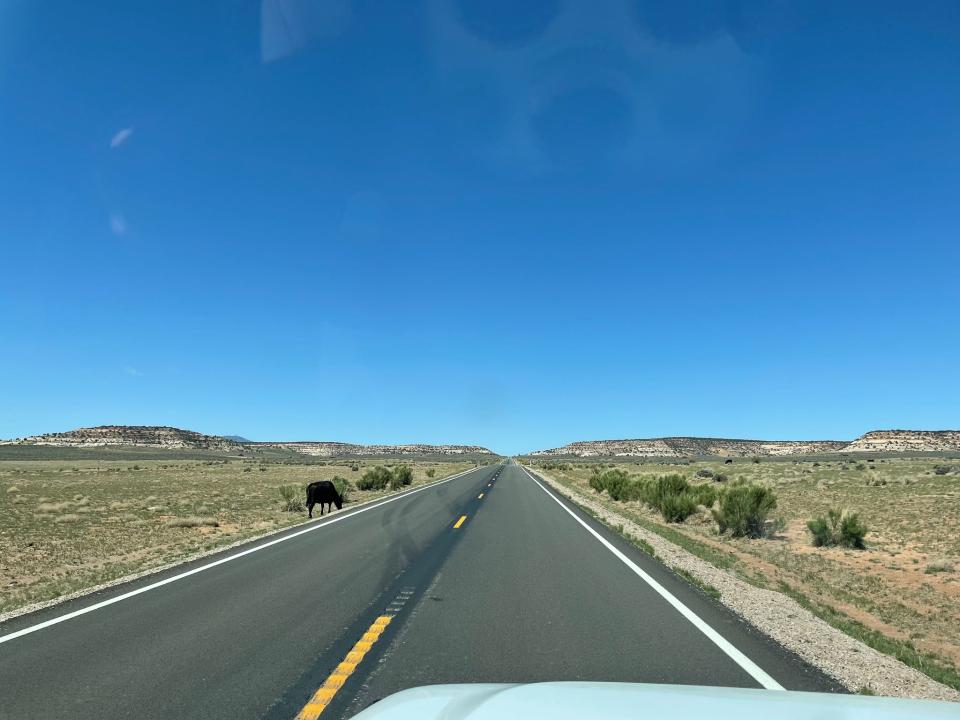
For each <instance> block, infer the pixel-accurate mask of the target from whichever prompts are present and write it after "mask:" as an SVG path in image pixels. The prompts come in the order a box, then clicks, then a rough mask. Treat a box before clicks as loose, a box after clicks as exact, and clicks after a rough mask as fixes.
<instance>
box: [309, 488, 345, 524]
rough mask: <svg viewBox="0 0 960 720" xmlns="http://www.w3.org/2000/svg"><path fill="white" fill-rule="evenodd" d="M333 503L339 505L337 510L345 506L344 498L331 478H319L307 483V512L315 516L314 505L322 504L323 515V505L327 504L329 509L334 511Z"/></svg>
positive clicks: (321, 511) (321, 512)
mask: <svg viewBox="0 0 960 720" xmlns="http://www.w3.org/2000/svg"><path fill="white" fill-rule="evenodd" d="M331 504H333V505H336V506H337V510H339V509H341V508H342V507H343V498H342V497H340V493H338V492H337V488H336V486H335V485H334V484H333V483H332V482H330V481H329V480H318V481H317V482H313V483H310V484H309V485H307V512H308V513H309V514H310V517H313V506H314V505H319V506H320V514H321V515H323V506H324V505H327V506H328V508H327V509H328V510H330V511H331V512H333V508H332V507H329V506H330V505H331Z"/></svg>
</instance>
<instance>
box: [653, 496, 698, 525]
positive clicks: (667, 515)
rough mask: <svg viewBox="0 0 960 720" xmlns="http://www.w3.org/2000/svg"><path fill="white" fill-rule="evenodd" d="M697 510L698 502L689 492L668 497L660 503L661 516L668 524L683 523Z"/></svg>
mask: <svg viewBox="0 0 960 720" xmlns="http://www.w3.org/2000/svg"><path fill="white" fill-rule="evenodd" d="M696 510H697V501H696V500H695V499H694V497H693V495H691V494H690V493H689V492H683V493H678V494H677V495H667V496H665V497H664V498H663V499H662V500H661V501H660V514H661V515H662V516H663V519H664V520H666V521H667V522H673V523H676V522H683V521H684V520H686V519H687V518H688V517H690V516H691V515H693V513H695V512H696Z"/></svg>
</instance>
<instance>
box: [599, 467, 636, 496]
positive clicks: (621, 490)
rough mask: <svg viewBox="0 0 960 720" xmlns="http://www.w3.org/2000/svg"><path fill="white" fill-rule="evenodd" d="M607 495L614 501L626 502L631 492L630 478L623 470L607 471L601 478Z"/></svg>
mask: <svg viewBox="0 0 960 720" xmlns="http://www.w3.org/2000/svg"><path fill="white" fill-rule="evenodd" d="M600 482H602V483H603V486H604V488H606V491H607V494H608V495H609V496H610V497H611V498H612V499H614V500H626V499H627V497H626V496H627V495H628V494H629V491H630V485H631V480H630V476H629V475H627V473H626V472H625V471H623V470H607V471H606V472H605V473H603V474H602V475H601V476H600Z"/></svg>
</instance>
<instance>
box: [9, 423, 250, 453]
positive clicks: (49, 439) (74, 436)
mask: <svg viewBox="0 0 960 720" xmlns="http://www.w3.org/2000/svg"><path fill="white" fill-rule="evenodd" d="M5 442H6V444H17V445H50V446H55V447H89V448H94V447H122V446H127V447H148V448H167V449H184V448H189V449H198V450H237V449H238V448H239V447H240V446H239V445H238V444H237V443H235V442H233V441H232V440H227V439H226V438H223V437H220V436H219V435H204V434H203V433H198V432H194V431H192V430H181V429H180V428H175V427H166V426H157V425H100V426H97V427H90V428H78V429H77V430H69V431H67V432H58V433H46V434H44V435H33V436H30V437H24V438H17V439H16V440H10V441H5Z"/></svg>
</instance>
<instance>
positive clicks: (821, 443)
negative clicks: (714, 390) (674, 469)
mask: <svg viewBox="0 0 960 720" xmlns="http://www.w3.org/2000/svg"><path fill="white" fill-rule="evenodd" d="M840 452H842V453H853V452H872V453H904V452H950V453H954V452H960V431H958V430H875V431H872V432H868V433H866V434H865V435H862V436H860V437H859V438H857V439H856V440H853V441H852V442H851V441H849V440H735V439H725V438H696V437H667V438H649V439H637V440H588V441H582V442H574V443H570V444H569V445H564V446H563V447H559V448H554V449H552V450H537V451H536V452H532V453H530V455H532V456H547V457H664V458H672V457H698V456H707V457H712V456H715V457H780V456H784V455H819V454H825V453H840Z"/></svg>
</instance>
